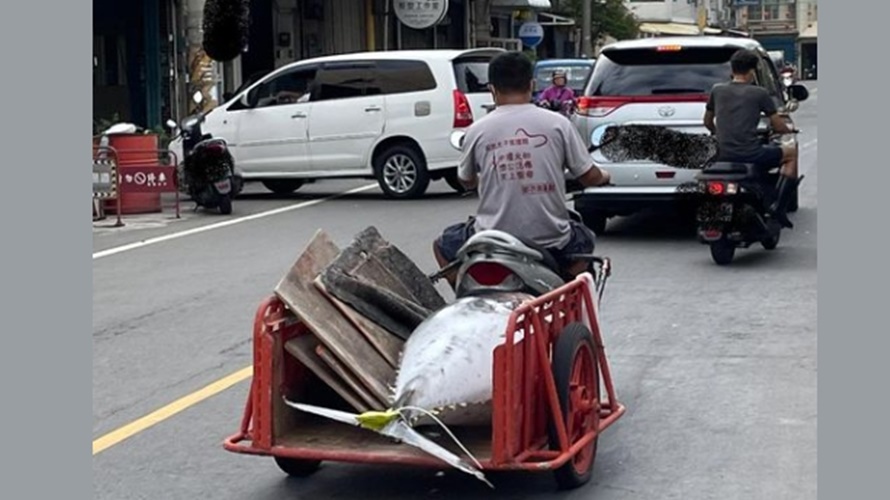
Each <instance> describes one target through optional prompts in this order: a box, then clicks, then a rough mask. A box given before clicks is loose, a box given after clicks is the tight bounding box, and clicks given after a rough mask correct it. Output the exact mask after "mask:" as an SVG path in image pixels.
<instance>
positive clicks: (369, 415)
mask: <svg viewBox="0 0 890 500" xmlns="http://www.w3.org/2000/svg"><path fill="white" fill-rule="evenodd" d="M284 402H285V403H286V404H287V405H288V406H290V407H293V408H296V409H298V410H300V411H303V412H306V413H311V414H313V415H318V416H321V417H325V418H328V419H331V420H334V421H337V422H341V423H344V424H348V425H352V426H355V427H361V428H363V429H367V430H370V431H373V432H376V433H377V434H381V435H383V436H387V437H390V438H393V439H396V440H398V441H400V442H402V443H404V444H407V445H409V446H413V447H414V448H417V449H419V450H421V451H423V452H424V453H427V454H429V455H432V456H433V457H436V458H438V459H439V460H442V461H443V462H445V463H446V464H448V465H450V466H452V467H454V468H455V469H458V470H460V471H462V472H465V473H467V474H469V475H471V476H473V477H475V478H476V479H479V480H480V481H482V482H483V483H485V484H487V485H488V486H489V487H490V488H492V489H493V488H494V486H493V485H492V484H491V483H490V482H489V481H488V479H486V477H485V474H483V473H482V471H480V470H479V469H477V468H476V467H474V466H473V465H471V464H469V463H467V462H466V461H464V460H462V459H461V458H460V457H458V456H457V455H455V454H454V453H452V452H450V451H448V450H447V449H445V448H443V447H442V446H440V445H439V444H437V443H436V442H434V441H433V440H431V439H429V438H428V437H426V436H424V435H422V434H420V433H419V432H417V431H416V430H414V429H413V428H412V427H411V426H409V425H408V424H407V423H406V422H405V420H404V419H403V418H401V413H400V412H399V410H387V411H383V412H379V411H369V412H365V413H362V414H356V413H347V412H344V411H339V410H332V409H330V408H322V407H320V406H313V405H307V404H302V403H294V402H292V401H288V400H287V398H285V400H284Z"/></svg>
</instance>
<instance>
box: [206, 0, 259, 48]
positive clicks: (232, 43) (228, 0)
mask: <svg viewBox="0 0 890 500" xmlns="http://www.w3.org/2000/svg"><path fill="white" fill-rule="evenodd" d="M249 27H250V0H206V2H204V22H203V28H204V39H203V46H204V52H205V53H206V54H207V56H208V57H210V58H211V59H213V60H214V61H220V62H225V61H231V60H232V59H235V58H236V57H238V55H239V54H241V51H242V50H243V49H244V47H246V46H247V35H248V30H249Z"/></svg>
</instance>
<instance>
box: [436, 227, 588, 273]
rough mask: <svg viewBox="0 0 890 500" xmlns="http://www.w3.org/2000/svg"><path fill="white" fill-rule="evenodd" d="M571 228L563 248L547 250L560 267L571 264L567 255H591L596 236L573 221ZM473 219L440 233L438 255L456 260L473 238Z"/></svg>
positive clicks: (437, 244) (449, 259)
mask: <svg viewBox="0 0 890 500" xmlns="http://www.w3.org/2000/svg"><path fill="white" fill-rule="evenodd" d="M569 222H570V224H571V228H572V236H571V239H570V240H569V242H568V243H567V244H566V246H565V247H563V248H548V250H549V251H550V253H552V254H553V257H554V258H555V259H556V261H557V262H558V263H559V265H560V266H562V267H564V268H565V267H568V266H569V265H570V264H571V263H572V262H571V261H570V260H568V259H567V258H566V256H568V255H576V254H592V253H593V249H594V243H595V240H596V236H594V234H593V231H591V230H590V229H588V228H587V226H585V225H583V224H580V223H578V222H575V221H569ZM474 224H475V218H473V217H470V218H469V219H468V220H467V221H466V222H460V223H457V224H452V225H450V226H448V227H446V228H445V230H444V231H442V235H441V236H439V238H438V239H436V242H435V245H436V249H437V250H438V251H439V253H440V254H441V255H442V257H444V258H445V259H446V260H447V261H448V262H453V261H454V260H455V259H456V258H457V251H458V250H460V248H461V247H462V246H463V245H464V243H466V242H467V240H468V239H470V237H471V236H473V233H474V232H475V229H474Z"/></svg>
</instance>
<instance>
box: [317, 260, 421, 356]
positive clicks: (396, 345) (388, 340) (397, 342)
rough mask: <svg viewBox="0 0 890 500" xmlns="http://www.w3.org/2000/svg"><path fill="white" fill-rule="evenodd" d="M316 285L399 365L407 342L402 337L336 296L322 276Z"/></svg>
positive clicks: (379, 350) (373, 342)
mask: <svg viewBox="0 0 890 500" xmlns="http://www.w3.org/2000/svg"><path fill="white" fill-rule="evenodd" d="M315 286H316V287H317V288H318V290H319V291H320V292H321V293H322V295H324V296H325V297H327V299H328V300H330V301H331V303H332V304H334V307H336V308H337V309H339V310H340V312H341V313H342V314H343V315H344V316H346V318H347V319H349V321H350V322H352V324H353V325H355V327H356V328H358V329H359V331H360V332H362V333H363V334H364V335H365V338H367V339H368V341H369V342H370V343H371V345H373V346H374V348H375V349H377V352H379V353H380V354H381V355H382V356H383V358H384V359H386V361H387V363H389V365H390V366H392V367H393V368H396V367H398V366H399V356H400V354H401V352H402V348H403V346H404V344H405V342H404V341H402V339H400V338H398V337H396V336H395V335H393V334H392V333H390V332H388V331H386V330H385V329H384V328H383V327H382V326H380V325H378V324H377V323H375V322H373V321H371V320H370V319H368V318H366V317H365V316H363V315H362V314H360V313H359V312H358V311H356V310H355V309H354V308H353V307H352V306H350V305H349V304H347V303H345V302H343V301H342V300H340V299H338V298H337V297H334V296H333V295H331V294H330V292H328V291H327V290H326V289H325V286H324V284H323V283H322V281H321V278H317V279H316V280H315Z"/></svg>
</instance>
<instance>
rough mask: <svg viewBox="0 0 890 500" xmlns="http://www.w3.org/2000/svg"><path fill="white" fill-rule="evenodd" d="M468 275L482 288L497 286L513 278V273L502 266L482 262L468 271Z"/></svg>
mask: <svg viewBox="0 0 890 500" xmlns="http://www.w3.org/2000/svg"><path fill="white" fill-rule="evenodd" d="M467 274H468V275H469V276H470V277H471V278H473V280H474V281H475V282H476V283H478V284H480V285H482V286H495V285H500V284H501V283H503V282H504V281H506V280H507V278H509V277H511V276H513V271H511V270H510V269H508V268H506V267H504V266H502V265H500V264H495V263H492V262H480V263H478V264H474V265H473V266H472V267H470V268H469V269H467Z"/></svg>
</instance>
